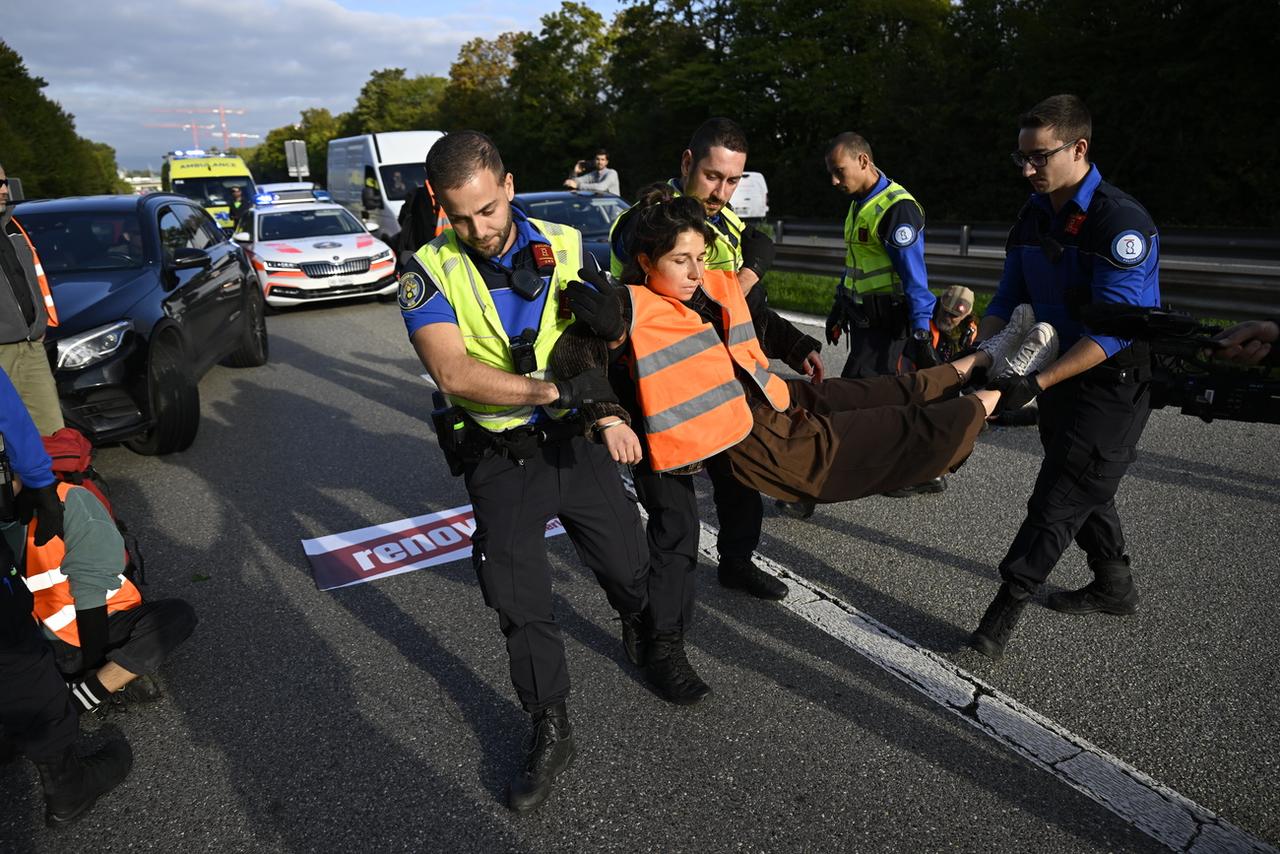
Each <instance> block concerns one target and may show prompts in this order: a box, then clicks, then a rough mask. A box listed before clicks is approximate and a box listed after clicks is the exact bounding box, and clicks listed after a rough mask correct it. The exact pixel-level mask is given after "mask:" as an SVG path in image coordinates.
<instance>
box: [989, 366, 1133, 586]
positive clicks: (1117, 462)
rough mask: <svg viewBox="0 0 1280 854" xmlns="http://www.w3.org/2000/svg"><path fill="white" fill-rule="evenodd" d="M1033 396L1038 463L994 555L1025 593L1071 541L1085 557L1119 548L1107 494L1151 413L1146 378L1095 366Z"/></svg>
mask: <svg viewBox="0 0 1280 854" xmlns="http://www.w3.org/2000/svg"><path fill="white" fill-rule="evenodd" d="M1100 374H1101V376H1099V375H1100ZM1038 400H1039V404H1040V443H1041V444H1042V445H1043V446H1044V462H1043V463H1041V464H1040V473H1039V475H1038V476H1037V477H1036V485H1035V489H1034V490H1033V491H1032V493H1031V498H1030V500H1028V501H1027V517H1026V519H1025V520H1024V521H1023V523H1022V527H1021V528H1019V530H1018V533H1017V536H1015V537H1014V539H1013V544H1012V545H1010V546H1009V552H1008V554H1006V555H1005V557H1004V560H1003V561H1001V562H1000V576H1001V577H1002V578H1003V579H1004V580H1005V581H1008V582H1010V583H1013V584H1016V585H1018V586H1020V587H1023V588H1025V589H1026V590H1028V591H1030V592H1033V593H1034V592H1035V591H1036V590H1037V589H1038V588H1039V586H1040V585H1041V584H1042V583H1043V582H1044V580H1045V579H1046V578H1048V577H1049V573H1050V572H1051V571H1053V568H1054V566H1055V565H1057V563H1058V559H1059V558H1061V557H1062V554H1063V552H1065V551H1066V550H1067V547H1068V546H1069V545H1071V541H1072V540H1075V542H1076V544H1077V545H1079V546H1080V548H1082V549H1084V553H1085V554H1086V555H1087V556H1088V559H1089V561H1090V562H1091V563H1092V562H1093V561H1097V560H1106V559H1111V558H1119V557H1121V556H1123V555H1124V552H1125V544H1124V533H1123V531H1122V530H1121V528H1120V515H1119V514H1118V513H1117V512H1116V504H1115V495H1116V490H1117V489H1118V488H1119V487H1120V479H1121V478H1122V477H1124V473H1125V472H1126V471H1127V470H1128V468H1129V464H1130V463H1132V462H1133V461H1134V459H1135V458H1136V456H1137V445H1138V440H1139V439H1140V438H1141V437H1142V430H1143V428H1144V427H1146V425H1147V416H1148V415H1150V413H1151V407H1150V388H1149V384H1148V383H1145V382H1139V383H1135V382H1124V383H1120V382H1115V381H1114V380H1108V379H1107V378H1106V375H1105V374H1102V372H1101V371H1099V370H1098V369H1095V370H1094V371H1092V372H1087V373H1085V374H1082V375H1081V376H1079V377H1075V378H1072V379H1070V380H1067V381H1066V382H1063V383H1059V384H1058V385H1055V386H1053V387H1051V388H1049V389H1047V390H1046V391H1045V392H1044V393H1043V394H1041V395H1040V396H1039V398H1038Z"/></svg>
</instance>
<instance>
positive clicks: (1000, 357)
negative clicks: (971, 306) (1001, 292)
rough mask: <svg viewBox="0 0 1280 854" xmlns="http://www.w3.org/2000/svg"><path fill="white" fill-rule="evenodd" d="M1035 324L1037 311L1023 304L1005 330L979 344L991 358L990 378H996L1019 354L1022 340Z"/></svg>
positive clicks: (1015, 311)
mask: <svg viewBox="0 0 1280 854" xmlns="http://www.w3.org/2000/svg"><path fill="white" fill-rule="evenodd" d="M1035 322H1036V313H1035V311H1034V310H1033V309H1032V308H1031V306H1030V305H1029V304H1027V303H1023V304H1022V305H1020V306H1018V307H1017V308H1015V309H1014V310H1013V314H1011V315H1010V316H1009V322H1008V323H1006V324H1005V325H1004V329H1001V330H1000V331H999V332H997V333H996V334H995V335H992V336H991V337H990V338H988V339H987V340H985V341H982V342H979V344H978V349H979V350H981V351H982V352H984V353H986V354H987V355H988V356H990V357H991V368H990V373H989V376H990V377H993V378H994V377H996V376H997V373H996V372H997V371H998V370H1000V368H1001V367H1002V366H1003V365H1005V364H1006V363H1007V362H1008V360H1009V357H1010V356H1012V355H1013V354H1014V353H1016V352H1018V348H1019V347H1021V346H1022V339H1024V338H1026V337H1027V332H1028V330H1030V329H1031V327H1032V326H1033V325H1034V324H1035Z"/></svg>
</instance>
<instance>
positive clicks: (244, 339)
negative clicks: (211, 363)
mask: <svg viewBox="0 0 1280 854" xmlns="http://www.w3.org/2000/svg"><path fill="white" fill-rule="evenodd" d="M266 307H267V301H266V300H265V299H264V298H263V296H262V294H261V293H258V292H257V291H255V292H253V293H251V294H250V295H249V304H248V306H246V307H245V310H244V314H245V325H244V331H243V332H242V333H241V334H240V346H239V347H237V348H236V349H235V350H233V351H232V352H231V354H230V355H228V356H227V358H226V359H224V360H223V362H222V363H223V364H224V365H229V366H231V367H233V368H256V367H258V366H259V365H265V364H266V363H267V356H268V355H269V354H270V348H269V346H268V342H267V318H266Z"/></svg>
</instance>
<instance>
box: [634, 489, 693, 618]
mask: <svg viewBox="0 0 1280 854" xmlns="http://www.w3.org/2000/svg"><path fill="white" fill-rule="evenodd" d="M635 485H636V495H637V496H638V497H639V498H640V503H641V504H642V505H643V506H644V509H645V512H647V513H648V514H649V521H648V524H647V525H646V526H645V534H646V538H647V541H648V545H649V584H648V589H649V623H650V626H651V627H652V629H653V630H655V631H684V630H685V629H687V628H688V627H689V626H690V625H691V624H692V621H693V602H694V578H695V575H694V570H695V569H696V568H697V566H698V533H699V526H698V496H697V493H696V492H695V490H694V484H693V476H692V475H669V474H655V473H654V472H653V471H652V470H651V469H650V468H649V467H648V466H647V465H644V464H641V465H640V466H638V467H637V468H636V470H635Z"/></svg>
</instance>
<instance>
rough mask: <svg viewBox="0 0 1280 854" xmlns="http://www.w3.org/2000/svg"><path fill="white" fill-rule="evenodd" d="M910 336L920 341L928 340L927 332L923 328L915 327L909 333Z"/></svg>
mask: <svg viewBox="0 0 1280 854" xmlns="http://www.w3.org/2000/svg"><path fill="white" fill-rule="evenodd" d="M911 337H912V338H914V339H915V340H917V341H920V342H924V341H928V340H929V332H928V330H925V329H917V330H915V331H913V332H912V333H911Z"/></svg>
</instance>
